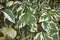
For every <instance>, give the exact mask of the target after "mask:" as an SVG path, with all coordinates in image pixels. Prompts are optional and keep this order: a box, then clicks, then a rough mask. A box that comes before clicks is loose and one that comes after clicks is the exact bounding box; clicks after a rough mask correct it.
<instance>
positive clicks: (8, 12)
mask: <svg viewBox="0 0 60 40" xmlns="http://www.w3.org/2000/svg"><path fill="white" fill-rule="evenodd" d="M3 13H4V15H5V18H7V19H8V20H9V21H11V22H13V23H15V17H14V15H13V13H12V11H11V10H9V9H5V10H4V11H3Z"/></svg>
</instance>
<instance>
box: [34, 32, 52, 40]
mask: <svg viewBox="0 0 60 40" xmlns="http://www.w3.org/2000/svg"><path fill="white" fill-rule="evenodd" d="M34 40H53V38H52V37H50V35H48V34H47V33H46V32H40V33H37V34H36V36H35V37H34Z"/></svg>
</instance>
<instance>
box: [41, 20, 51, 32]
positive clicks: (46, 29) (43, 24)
mask: <svg viewBox="0 0 60 40" xmlns="http://www.w3.org/2000/svg"><path fill="white" fill-rule="evenodd" d="M42 28H43V29H44V30H45V31H46V32H48V31H49V28H50V27H49V23H48V22H47V21H44V22H42Z"/></svg>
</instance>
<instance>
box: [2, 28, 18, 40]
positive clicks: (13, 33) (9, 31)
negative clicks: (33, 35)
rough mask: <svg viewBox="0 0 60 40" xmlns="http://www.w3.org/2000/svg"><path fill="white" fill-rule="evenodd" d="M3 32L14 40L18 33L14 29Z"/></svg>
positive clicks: (4, 29)
mask: <svg viewBox="0 0 60 40" xmlns="http://www.w3.org/2000/svg"><path fill="white" fill-rule="evenodd" d="M2 32H3V33H4V35H8V36H9V37H11V38H12V39H13V38H15V37H16V35H17V32H16V31H15V30H14V29H13V28H3V29H2Z"/></svg>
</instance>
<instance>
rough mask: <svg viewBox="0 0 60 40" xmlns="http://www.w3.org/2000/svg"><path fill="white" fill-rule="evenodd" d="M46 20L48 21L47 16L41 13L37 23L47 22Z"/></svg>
mask: <svg viewBox="0 0 60 40" xmlns="http://www.w3.org/2000/svg"><path fill="white" fill-rule="evenodd" d="M48 20H49V16H48V14H46V13H43V14H42V15H41V16H40V18H39V22H43V21H48Z"/></svg>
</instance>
